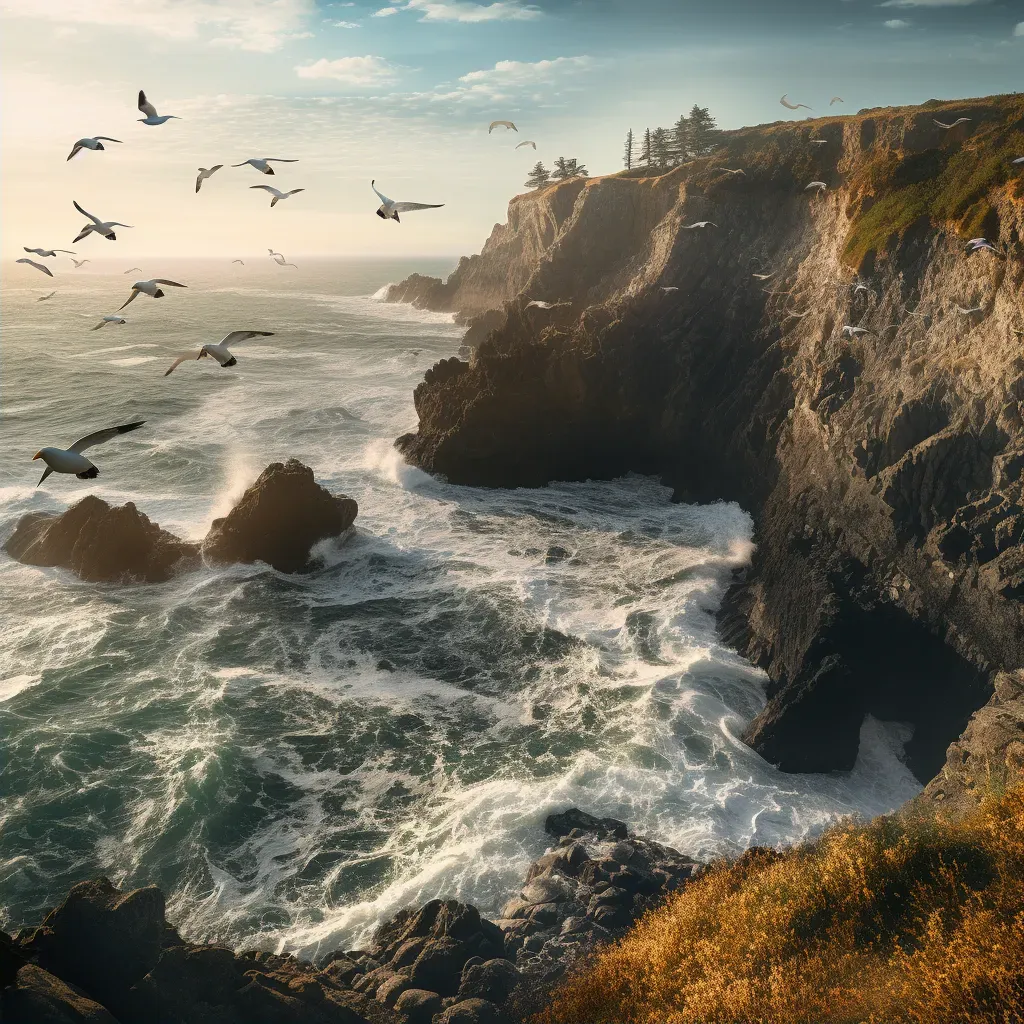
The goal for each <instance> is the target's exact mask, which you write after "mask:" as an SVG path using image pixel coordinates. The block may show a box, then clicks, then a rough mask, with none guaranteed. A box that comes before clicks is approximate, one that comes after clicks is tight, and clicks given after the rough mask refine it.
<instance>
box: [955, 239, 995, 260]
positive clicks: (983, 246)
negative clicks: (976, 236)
mask: <svg viewBox="0 0 1024 1024" xmlns="http://www.w3.org/2000/svg"><path fill="white" fill-rule="evenodd" d="M965 251H966V253H967V255H968V256H971V255H972V254H974V253H976V252H990V253H992V254H993V255H995V256H999V257H1000V258H1002V257H1003V255H1004V254H1003V253H1001V252H1000V251H999V250H998V249H997V248H996V247H995V246H994V245H993V244H992V243H991V242H986V241H981V242H978V243H976V244H974V245H968V247H967V249H966V250H965Z"/></svg>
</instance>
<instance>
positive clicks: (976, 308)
mask: <svg viewBox="0 0 1024 1024" xmlns="http://www.w3.org/2000/svg"><path fill="white" fill-rule="evenodd" d="M953 308H954V309H955V310H956V311H957V312H958V313H962V314H963V315H964V316H970V315H971V314H972V313H984V312H985V309H984V307H983V306H972V307H971V308H970V309H964V307H963V306H958V305H956V304H955V303H954V304H953Z"/></svg>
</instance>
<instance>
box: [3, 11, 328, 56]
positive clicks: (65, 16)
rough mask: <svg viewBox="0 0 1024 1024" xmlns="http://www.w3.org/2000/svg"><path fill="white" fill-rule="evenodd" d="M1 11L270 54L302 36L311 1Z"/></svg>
mask: <svg viewBox="0 0 1024 1024" xmlns="http://www.w3.org/2000/svg"><path fill="white" fill-rule="evenodd" d="M0 12H2V13H3V14H5V15H8V16H12V17H20V18H29V19H34V20H37V21H51V22H56V23H58V24H60V25H62V26H64V27H68V26H71V25H95V26H101V27H106V28H118V29H125V30H137V31H141V32H146V33H151V34H155V35H158V36H163V37H165V38H170V39H181V40H185V39H195V38H196V37H197V36H199V35H200V34H201V33H202V32H206V31H210V30H213V31H216V32H218V33H219V35H218V36H217V38H216V39H213V40H211V42H215V43H218V44H220V45H226V46H234V47H237V48H239V49H242V50H252V51H255V52H258V53H270V52H272V51H274V50H278V49H280V48H281V47H282V46H283V45H284V43H285V42H286V41H287V40H289V39H301V38H305V37H306V36H307V35H308V33H306V32H304V31H303V30H304V29H305V28H306V24H307V22H308V20H309V19H310V18H311V17H313V15H315V13H316V4H315V0H145V2H143V3H139V2H137V0H46V2H45V3H30V4H26V3H24V2H23V0H0Z"/></svg>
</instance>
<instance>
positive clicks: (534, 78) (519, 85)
mask: <svg viewBox="0 0 1024 1024" xmlns="http://www.w3.org/2000/svg"><path fill="white" fill-rule="evenodd" d="M595 63H596V62H595V61H594V60H593V58H591V57H588V56H586V55H583V56H579V57H556V58H555V59H554V60H539V61H536V62H535V63H532V64H531V63H528V62H526V61H519V60H500V61H498V63H497V64H495V65H494V67H493V68H486V69H484V70H481V71H470V72H469V74H466V75H463V76H462V77H461V78H460V79H459V80H458V83H457V84H456V85H455V87H454V88H451V89H447V90H445V89H444V88H443V87H440V88H438V89H437V90H435V91H434V92H433V93H431V94H429V96H430V98H431V99H433V100H444V101H455V102H472V101H476V100H479V101H481V102H484V103H496V102H511V101H513V100H516V99H525V98H529V99H533V100H535V101H538V102H539V101H542V100H544V101H550V100H551V99H552V98H557V94H558V91H559V88H560V87H562V83H563V81H564V80H565V79H567V78H571V77H573V76H575V75H577V74H579V73H581V72H584V71H588V70H590V69H591V68H593V67H594V66H595Z"/></svg>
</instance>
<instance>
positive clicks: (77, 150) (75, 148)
mask: <svg viewBox="0 0 1024 1024" xmlns="http://www.w3.org/2000/svg"><path fill="white" fill-rule="evenodd" d="M84 148H85V147H84V146H83V145H82V144H81V143H80V142H76V143H75V144H74V145H73V146H72V147H71V152H70V153H69V154H68V160H70V159H71V158H72V157H73V156H76V155H77V154H78V153H81V152H82V150H83V149H84ZM66 162H67V161H65V163H66ZM41 482H42V481H40V483H41Z"/></svg>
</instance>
